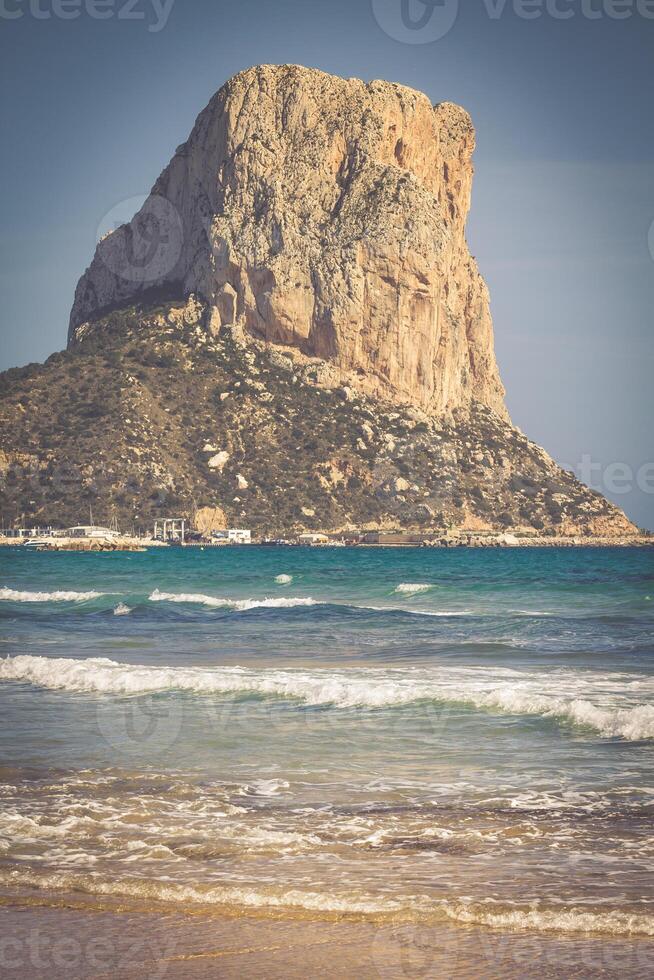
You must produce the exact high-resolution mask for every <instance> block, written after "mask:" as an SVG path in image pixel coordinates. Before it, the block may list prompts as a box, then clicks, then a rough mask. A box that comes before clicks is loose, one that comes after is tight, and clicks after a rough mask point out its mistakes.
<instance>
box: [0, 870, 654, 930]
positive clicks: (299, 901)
mask: <svg viewBox="0 0 654 980" xmlns="http://www.w3.org/2000/svg"><path fill="white" fill-rule="evenodd" d="M0 883H1V884H3V885H5V886H9V887H18V888H20V887H23V888H24V887H32V888H39V889H42V890H47V891H78V892H83V893H86V894H90V895H115V896H120V897H123V898H133V899H137V900H141V901H155V902H166V903H172V904H175V905H223V906H232V907H234V906H236V907H241V908H256V909H273V908H275V909H288V910H289V911H293V910H309V911H312V912H317V913H321V912H322V913H335V912H336V913H345V914H350V915H352V914H354V915H380V914H381V915H384V914H386V915H389V914H390V915H393V916H394V917H395V916H398V915H399V916H400V917H401V918H406V919H412V918H414V917H415V916H416V915H417V916H418V917H419V918H420V919H421V921H423V922H424V921H425V919H426V918H429V916H430V914H431V915H432V916H433V917H434V918H435V919H440V918H442V917H443V916H444V917H446V918H448V919H451V920H454V921H456V922H462V923H471V924H473V923H474V924H478V925H485V926H488V927H490V928H496V929H520V930H522V931H533V932H554V931H556V932H564V933H573V934H574V933H601V934H605V935H606V934H608V935H611V936H654V917H652V916H651V915H643V914H636V913H629V912H622V911H619V910H608V911H602V912H597V911H588V910H585V909H576V908H570V909H565V908H563V909H560V910H556V911H554V910H545V909H543V910H540V909H529V910H524V909H516V908H510V909H501V908H496V907H493V906H489V905H477V906H473V905H468V904H466V903H463V902H452V901H447V900H441V901H438V900H436V901H430V900H429V899H428V898H426V897H425V896H410V895H406V896H401V897H398V898H396V899H393V898H386V897H377V896H373V895H366V894H360V895H343V894H341V895H339V894H328V893H325V892H310V891H302V890H300V889H295V888H291V889H288V890H286V891H283V892H280V891H274V890H273V889H266V888H262V889H260V888H256V887H242V886H240V887H239V886H231V885H215V884H198V885H189V884H182V883H175V882H172V881H166V880H157V879H152V878H147V879H145V878H141V879H139V878H123V879H115V878H101V877H100V876H98V875H86V874H75V873H72V874H70V873H61V872H55V873H38V872H34V871H28V870H20V871H9V870H3V871H0Z"/></svg>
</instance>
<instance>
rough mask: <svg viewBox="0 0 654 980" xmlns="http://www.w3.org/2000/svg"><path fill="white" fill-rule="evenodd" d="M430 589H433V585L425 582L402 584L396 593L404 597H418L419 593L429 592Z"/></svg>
mask: <svg viewBox="0 0 654 980" xmlns="http://www.w3.org/2000/svg"><path fill="white" fill-rule="evenodd" d="M429 589H433V585H428V584H426V583H424V582H400V584H399V585H398V586H397V588H396V589H395V591H396V592H399V593H402V594H404V595H418V593H419V592H428V591H429Z"/></svg>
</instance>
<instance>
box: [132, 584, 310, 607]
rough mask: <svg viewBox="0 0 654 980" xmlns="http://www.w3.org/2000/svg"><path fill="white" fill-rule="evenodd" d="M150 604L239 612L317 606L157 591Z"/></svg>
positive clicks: (300, 601) (306, 601)
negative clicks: (171, 604)
mask: <svg viewBox="0 0 654 980" xmlns="http://www.w3.org/2000/svg"><path fill="white" fill-rule="evenodd" d="M150 602H174V603H191V604H193V605H199V606H210V607H212V608H215V609H234V610H236V611H237V612H247V611H248V610H250V609H293V608H294V607H295V606H316V605H319V603H317V602H316V600H315V599H311V598H307V599H282V598H276V599H275V598H266V599H223V598H220V597H217V596H211V595H204V594H203V593H199V592H160V591H159V589H155V590H154V592H153V593H152V594H151V595H150Z"/></svg>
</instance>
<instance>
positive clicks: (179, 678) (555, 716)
mask: <svg viewBox="0 0 654 980" xmlns="http://www.w3.org/2000/svg"><path fill="white" fill-rule="evenodd" d="M0 681H23V682H28V683H30V684H34V685H36V686H40V687H44V688H48V689H50V690H59V691H70V692H79V693H92V694H114V695H138V694H151V693H154V692H164V691H184V692H188V693H191V694H199V695H236V694H252V695H254V696H255V697H275V698H282V699H286V700H296V701H300V702H302V703H304V704H306V705H310V706H318V705H331V706H333V707H336V708H356V707H363V708H375V709H378V708H392V707H396V706H402V705H409V704H412V703H418V702H436V703H440V704H446V703H450V704H461V705H465V706H469V707H473V708H478V709H482V710H491V711H501V712H504V713H507V714H513V715H534V716H538V717H542V718H547V719H551V720H554V721H557V722H559V723H560V722H563V723H566V724H572V725H576V726H580V727H583V728H587V729H591V730H594V731H595V732H597V733H598V734H600V735H602V736H605V737H620V738H624V739H626V740H629V741H638V740H641V739H649V738H654V704H652V703H651V702H652V695H653V694H654V679H652V678H644V677H642V676H641V675H638V674H636V675H617V674H614V675H611V674H608V675H607V674H597V673H593V672H590V671H579V670H574V669H562V670H560V671H558V672H553V671H540V672H536V671H529V672H528V671H518V670H512V669H510V668H497V669H496V670H495V671H494V672H493V676H492V677H489V676H488V671H487V670H486V668H484V667H449V666H448V667H443V666H439V668H437V669H431V670H429V669H427V668H425V669H422V670H420V669H418V668H386V669H375V668H369V669H366V670H361V669H351V670H326V669H322V670H306V669H281V670H278V669H272V668H271V669H255V668H245V667H161V666H142V665H135V664H125V663H117V662H115V661H113V660H108V659H105V658H93V659H88V660H73V659H68V658H54V657H36V656H30V655H20V656H17V657H10V658H7V659H5V660H3V661H1V662H0ZM620 685H621V689H620V690H616V686H617V687H619V686H620Z"/></svg>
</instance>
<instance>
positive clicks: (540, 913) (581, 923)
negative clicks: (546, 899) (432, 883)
mask: <svg viewBox="0 0 654 980" xmlns="http://www.w3.org/2000/svg"><path fill="white" fill-rule="evenodd" d="M443 911H444V912H445V914H446V915H447V917H448V918H450V919H454V920H455V921H457V922H465V923H469V924H475V925H485V926H490V927H491V928H494V929H520V930H529V931H537V932H573V933H574V932H586V933H604V934H608V935H612V936H654V917H652V916H651V915H642V914H635V913H629V912H620V911H613V910H611V911H607V912H590V911H587V910H585V909H576V908H571V909H560V910H556V911H553V910H548V909H528V910H526V909H515V908H514V909H504V910H500V909H494V908H493V907H492V906H490V907H489V906H480V905H478V906H470V905H463V904H461V905H455V904H449V903H445V904H444V905H443Z"/></svg>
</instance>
